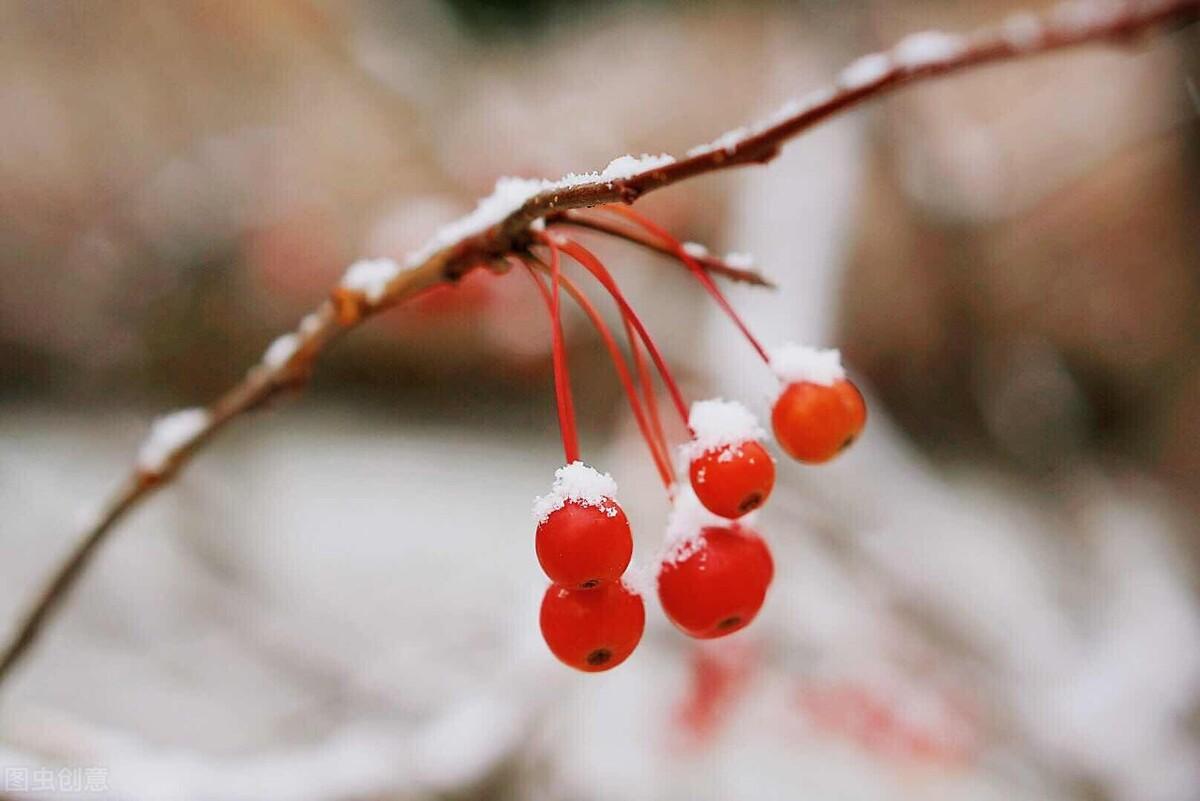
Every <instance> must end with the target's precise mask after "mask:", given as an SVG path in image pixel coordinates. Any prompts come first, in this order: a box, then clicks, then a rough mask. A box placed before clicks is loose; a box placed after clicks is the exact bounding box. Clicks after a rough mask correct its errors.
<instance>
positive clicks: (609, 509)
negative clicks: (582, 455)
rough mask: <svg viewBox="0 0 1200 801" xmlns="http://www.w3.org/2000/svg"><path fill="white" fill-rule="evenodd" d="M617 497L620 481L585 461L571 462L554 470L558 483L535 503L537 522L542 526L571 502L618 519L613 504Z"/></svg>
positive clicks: (534, 516)
mask: <svg viewBox="0 0 1200 801" xmlns="http://www.w3.org/2000/svg"><path fill="white" fill-rule="evenodd" d="M616 496H617V482H616V481H614V480H613V477H612V476H611V475H609V474H608V473H601V472H600V471H599V470H596V469H594V468H592V467H588V466H587V465H586V464H584V463H583V462H571V463H570V464H568V465H564V466H562V467H560V468H558V469H557V470H555V471H554V484H553V485H552V486H551V487H550V493H549V494H548V495H542V496H541V497H539V498H537V499H535V500H534V502H533V519H534V520H536V521H537V522H538V524H541V523H544V522H546V519H547V518H548V517H550V515H552V514H553V513H555V512H557V511H558V510H559V509H561V508H563V506H564V505H565V504H566V503H567V501H572V502H574V503H577V504H579V505H580V506H594V507H596V508H597V509H599V510H600V511H602V512H604V513H605V514H606V515H608V516H609V517H616V516H617V511H618V510H617V507H616V506H615V505H614V504H613V503H612V501H613V499H614V498H616Z"/></svg>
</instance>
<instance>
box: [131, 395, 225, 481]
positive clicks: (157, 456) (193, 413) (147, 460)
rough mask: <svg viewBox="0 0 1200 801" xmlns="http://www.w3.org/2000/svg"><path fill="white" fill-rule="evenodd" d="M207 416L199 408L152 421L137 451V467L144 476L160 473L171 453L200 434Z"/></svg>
mask: <svg viewBox="0 0 1200 801" xmlns="http://www.w3.org/2000/svg"><path fill="white" fill-rule="evenodd" d="M209 419H210V417H209V414H208V412H207V411H206V410H204V409H200V408H193V409H180V410H179V411H177V412H171V413H170V414H168V415H164V416H162V417H160V418H158V419H157V420H155V421H154V424H153V425H151V426H150V434H149V436H147V437H146V439H145V440H144V441H143V442H142V445H141V447H140V448H138V455H137V466H138V468H139V469H141V470H142V471H144V472H147V473H161V472H162V471H163V469H164V468H165V467H166V466H167V462H169V461H170V459H171V457H172V456H173V455H174V454H175V452H176V451H177V450H178V449H179V448H181V447H182V446H184V445H186V444H187V443H188V442H190V441H191V439H192V438H193V437H195V436H196V435H197V434H199V433H200V432H201V431H203V430H204V428H205V426H207V425H208V422H209Z"/></svg>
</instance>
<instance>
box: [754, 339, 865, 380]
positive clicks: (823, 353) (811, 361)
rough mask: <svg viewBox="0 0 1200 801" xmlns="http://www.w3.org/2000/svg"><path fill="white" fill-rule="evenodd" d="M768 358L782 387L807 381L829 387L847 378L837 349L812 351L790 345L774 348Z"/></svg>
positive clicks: (811, 349) (801, 346)
mask: <svg viewBox="0 0 1200 801" xmlns="http://www.w3.org/2000/svg"><path fill="white" fill-rule="evenodd" d="M768 355H769V356H770V359H771V370H772V372H774V373H775V376H776V377H777V378H778V379H779V380H780V381H781V382H782V383H783V384H784V385H787V384H792V383H796V382H800V381H806V382H808V383H811V384H822V385H824V386H832V385H833V383H834V382H836V381H840V380H841V379H843V378H845V377H846V370H845V369H844V368H843V367H842V354H841V352H840V351H838V350H837V349H836V348H829V349H825V348H811V347H808V346H806V345H796V344H793V343H790V342H789V343H788V344H786V345H781V346H780V347H778V348H773V349H772V350H771V352H770V354H768Z"/></svg>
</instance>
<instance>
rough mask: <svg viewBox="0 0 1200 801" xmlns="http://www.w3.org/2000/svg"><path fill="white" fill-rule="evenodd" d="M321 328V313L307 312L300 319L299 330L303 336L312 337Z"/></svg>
mask: <svg viewBox="0 0 1200 801" xmlns="http://www.w3.org/2000/svg"><path fill="white" fill-rule="evenodd" d="M320 328H321V315H319V314H306V315H304V317H303V318H302V319H301V320H300V326H299V328H298V329H297V330H299V332H300V334H301V335H302V336H306V337H310V336H312V335H313V334H315V333H317V331H318V330H319V329H320Z"/></svg>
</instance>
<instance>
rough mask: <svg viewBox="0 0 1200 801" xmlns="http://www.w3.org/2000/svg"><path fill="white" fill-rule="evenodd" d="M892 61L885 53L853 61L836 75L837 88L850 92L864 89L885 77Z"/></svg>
mask: <svg viewBox="0 0 1200 801" xmlns="http://www.w3.org/2000/svg"><path fill="white" fill-rule="evenodd" d="M891 69H892V60H891V58H889V57H888V55H887V53H870V54H869V55H865V56H863V57H861V58H859V59H856V60H855V61H852V62H851V63H850V65H849V66H848V67H846V68H845V69H844V70H842V72H841V74H840V75H838V86H841V87H842V88H843V89H849V90H850V91H856V90H858V89H865V88H866V87H868V86H870V85H871V84H873V83H877V82H879V81H881V80H883V79H884V78H885V77H887V74H888V72H889V71H891Z"/></svg>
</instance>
